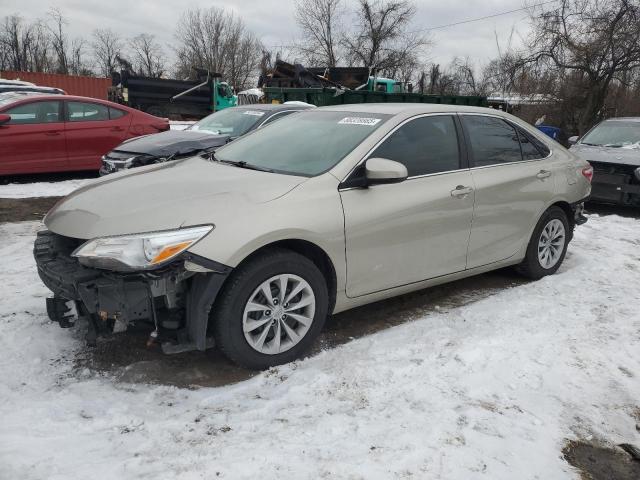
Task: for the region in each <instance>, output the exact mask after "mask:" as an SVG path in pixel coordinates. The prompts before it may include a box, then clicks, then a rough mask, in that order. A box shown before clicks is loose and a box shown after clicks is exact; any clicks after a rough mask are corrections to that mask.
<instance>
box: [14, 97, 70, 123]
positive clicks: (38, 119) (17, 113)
mask: <svg viewBox="0 0 640 480" xmlns="http://www.w3.org/2000/svg"><path fill="white" fill-rule="evenodd" d="M4 113H5V114H7V115H9V116H10V117H11V121H10V122H9V123H10V124H12V125H26V124H34V123H55V122H59V121H60V102H31V103H26V104H23V105H18V106H17V107H13V108H10V109H8V110H6V111H5V112H4Z"/></svg>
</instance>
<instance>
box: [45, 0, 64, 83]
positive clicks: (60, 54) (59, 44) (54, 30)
mask: <svg viewBox="0 0 640 480" xmlns="http://www.w3.org/2000/svg"><path fill="white" fill-rule="evenodd" d="M48 15H49V17H50V18H51V20H52V21H53V27H51V26H47V29H48V30H49V32H50V36H51V46H52V47H53V51H54V52H55V57H56V58H55V61H56V67H55V70H56V73H64V74H68V73H69V65H68V61H67V60H68V59H67V46H68V41H67V35H66V33H65V32H64V27H65V25H66V24H67V22H66V20H65V18H64V16H63V15H62V12H61V11H60V10H59V9H58V8H52V9H51V10H49V14H48Z"/></svg>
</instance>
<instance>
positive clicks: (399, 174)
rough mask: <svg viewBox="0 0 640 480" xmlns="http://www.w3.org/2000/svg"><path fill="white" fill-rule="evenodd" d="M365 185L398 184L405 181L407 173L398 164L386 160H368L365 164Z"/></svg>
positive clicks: (401, 165) (405, 168)
mask: <svg viewBox="0 0 640 480" xmlns="http://www.w3.org/2000/svg"><path fill="white" fill-rule="evenodd" d="M365 176H366V178H367V185H379V184H383V183H399V182H402V181H404V180H406V179H407V177H408V176H409V172H408V171H407V167H405V166H404V165H403V164H401V163H400V162H396V161H394V160H388V159H386V158H370V159H368V160H367V162H366V164H365Z"/></svg>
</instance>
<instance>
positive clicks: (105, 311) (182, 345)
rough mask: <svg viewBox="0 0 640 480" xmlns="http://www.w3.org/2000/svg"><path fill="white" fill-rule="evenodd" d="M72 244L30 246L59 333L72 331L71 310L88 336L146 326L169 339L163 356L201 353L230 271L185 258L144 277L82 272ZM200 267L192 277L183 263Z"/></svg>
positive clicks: (42, 240)
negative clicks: (61, 329)
mask: <svg viewBox="0 0 640 480" xmlns="http://www.w3.org/2000/svg"><path fill="white" fill-rule="evenodd" d="M77 242H78V241H76V240H74V239H68V238H66V237H61V236H59V235H55V234H53V233H51V232H47V231H44V232H40V233H39V234H38V237H37V239H36V242H35V245H34V256H35V259H36V263H37V266H38V273H39V275H40V278H41V279H42V281H43V282H44V283H45V285H46V286H47V287H48V288H49V289H50V290H51V291H52V292H53V293H54V295H55V296H54V297H53V298H52V299H47V311H48V313H49V317H50V318H51V319H52V320H54V321H57V322H58V323H60V326H62V327H69V326H72V325H73V322H72V321H71V320H72V319H73V318H74V315H73V314H72V310H73V308H72V307H73V306H75V307H76V308H77V311H78V316H80V317H87V320H88V321H89V324H90V327H92V328H90V332H95V330H98V329H100V330H101V331H105V330H106V331H110V332H113V333H117V332H119V331H124V330H126V329H127V326H128V324H129V323H131V322H135V321H138V320H140V321H149V322H152V323H154V324H155V326H156V328H157V329H158V328H160V329H162V330H163V332H166V333H170V332H173V333H174V335H173V336H174V337H176V339H177V341H178V345H175V344H171V343H169V344H168V345H163V350H164V351H165V352H166V353H177V352H179V351H186V350H195V349H197V350H205V349H206V348H208V347H210V346H211V345H212V342H211V341H208V340H207V327H208V324H209V313H210V311H211V307H212V306H213V303H214V301H215V299H216V297H217V295H218V293H219V291H220V288H221V287H222V285H223V283H224V281H225V280H226V278H227V276H228V275H229V273H230V272H231V268H230V267H227V266H225V265H222V264H218V263H216V262H212V261H210V260H207V259H204V258H202V257H198V256H196V255H193V254H187V255H185V256H184V258H182V257H181V258H179V259H178V260H176V261H175V262H172V263H171V264H170V265H167V266H166V267H163V268H161V269H159V270H154V271H150V272H134V273H126V274H125V273H117V272H111V271H107V270H100V269H94V268H88V267H85V266H83V265H81V264H80V263H79V262H78V261H77V259H75V258H73V257H71V256H70V254H71V252H72V251H73V249H75V247H76V246H77V245H76V244H77ZM186 262H189V263H190V264H191V265H194V264H195V265H196V266H199V267H202V270H203V271H199V272H197V273H196V272H194V271H192V270H187V269H186V268H185V263H186Z"/></svg>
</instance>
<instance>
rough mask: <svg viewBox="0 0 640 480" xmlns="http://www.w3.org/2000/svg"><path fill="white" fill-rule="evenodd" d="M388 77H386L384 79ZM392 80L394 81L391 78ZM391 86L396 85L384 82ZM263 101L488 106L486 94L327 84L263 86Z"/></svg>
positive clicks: (320, 103)
mask: <svg viewBox="0 0 640 480" xmlns="http://www.w3.org/2000/svg"><path fill="white" fill-rule="evenodd" d="M378 80H380V79H376V81H378ZM385 80H387V79H385ZM390 82H393V80H390ZM387 87H388V88H394V87H395V85H387ZM263 91H264V102H265V103H284V102H291V101H299V102H305V103H310V104H312V105H316V106H318V107H325V106H329V105H342V104H350V103H381V102H382V103H384V102H394V103H443V104H448V105H468V106H473V107H487V106H488V103H487V98H486V97H475V96H465V95H428V94H422V93H408V92H395V91H392V92H387V91H380V90H368V89H367V90H364V89H362V90H338V89H335V88H329V87H319V88H278V87H264V88H263Z"/></svg>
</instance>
